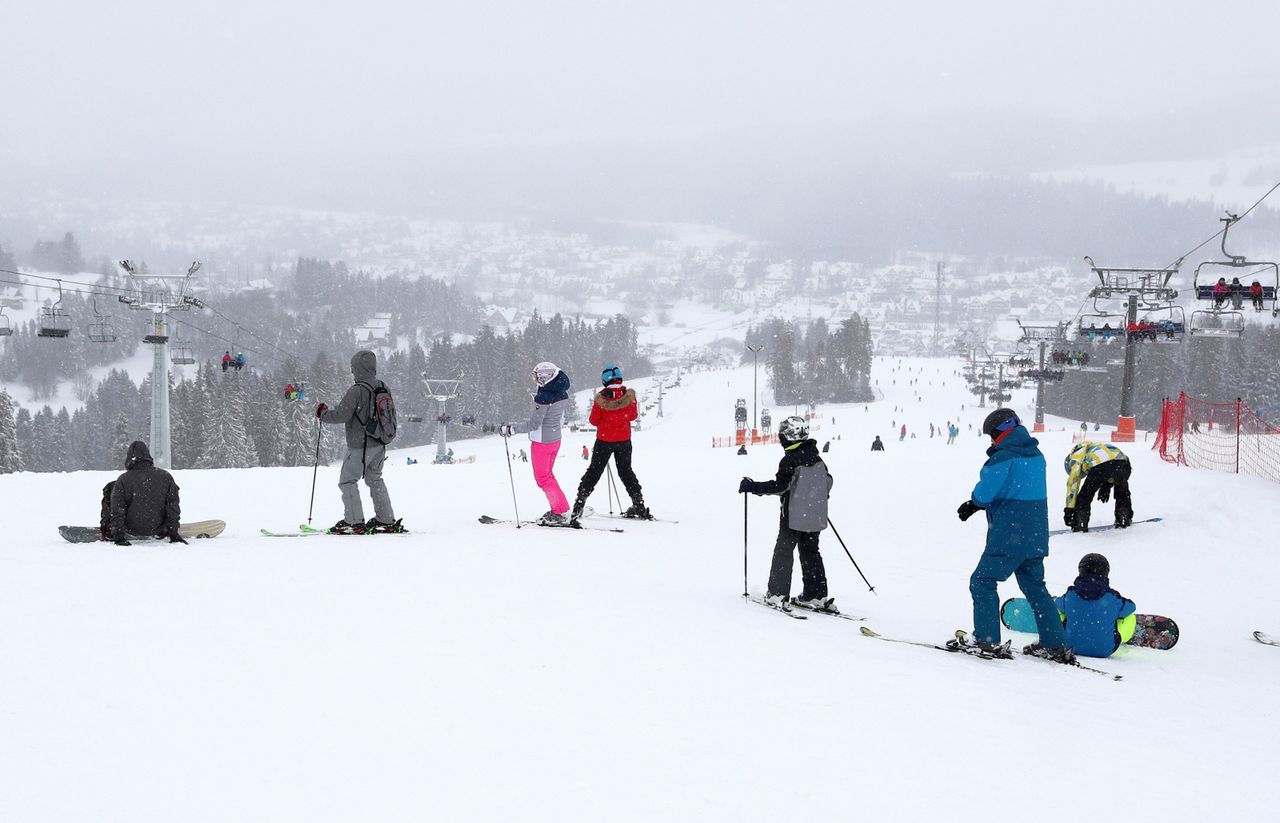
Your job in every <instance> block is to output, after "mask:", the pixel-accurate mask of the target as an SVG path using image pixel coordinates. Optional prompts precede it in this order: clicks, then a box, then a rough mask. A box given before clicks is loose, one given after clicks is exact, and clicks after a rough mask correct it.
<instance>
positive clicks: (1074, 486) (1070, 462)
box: [1062, 440, 1133, 532]
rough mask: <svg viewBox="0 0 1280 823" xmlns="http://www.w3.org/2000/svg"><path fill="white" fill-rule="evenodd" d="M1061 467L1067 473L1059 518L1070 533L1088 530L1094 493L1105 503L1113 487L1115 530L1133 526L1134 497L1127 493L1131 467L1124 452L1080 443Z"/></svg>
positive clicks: (1090, 443) (1111, 446) (1113, 447)
mask: <svg viewBox="0 0 1280 823" xmlns="http://www.w3.org/2000/svg"><path fill="white" fill-rule="evenodd" d="M1062 467H1063V468H1064V469H1066V472H1067V506H1066V508H1065V509H1063V510H1062V519H1063V522H1064V523H1066V525H1068V526H1070V527H1071V531H1073V532H1087V531H1089V519H1090V513H1091V506H1092V505H1093V496H1094V494H1097V495H1098V502H1100V503H1106V502H1107V501H1108V500H1109V499H1110V498H1111V492H1112V489H1113V488H1114V490H1115V494H1116V521H1115V523H1116V528H1117V529H1125V528H1128V527H1129V526H1130V525H1131V524H1132V523H1133V497H1132V496H1131V495H1130V493H1129V477H1130V475H1131V474H1132V473H1133V468H1132V466H1131V464H1130V463H1129V458H1128V456H1127V455H1126V454H1125V453H1124V452H1122V451H1120V449H1118V448H1116V447H1115V446H1113V445H1111V444H1110V443H1094V442H1092V441H1089V440H1082V441H1080V442H1079V443H1077V444H1075V446H1073V447H1072V448H1071V453H1070V454H1068V455H1067V457H1066V459H1065V460H1063V461H1062ZM1082 483H1083V487H1082V485H1081V484H1082Z"/></svg>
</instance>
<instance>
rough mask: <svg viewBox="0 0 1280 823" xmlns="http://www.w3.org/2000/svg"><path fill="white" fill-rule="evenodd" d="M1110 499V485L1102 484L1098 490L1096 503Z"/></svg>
mask: <svg viewBox="0 0 1280 823" xmlns="http://www.w3.org/2000/svg"><path fill="white" fill-rule="evenodd" d="M1110 499H1111V484H1110V483H1103V484H1102V488H1100V489H1098V502H1099V503H1105V502H1107V501H1108V500H1110Z"/></svg>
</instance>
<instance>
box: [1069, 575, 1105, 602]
mask: <svg viewBox="0 0 1280 823" xmlns="http://www.w3.org/2000/svg"><path fill="white" fill-rule="evenodd" d="M1071 588H1073V589H1075V592H1076V594H1078V595H1080V598H1081V599H1082V600H1097V599H1098V598H1100V597H1102V596H1103V595H1104V594H1106V593H1107V592H1109V591H1111V579H1110V578H1107V577H1099V576H1097V575H1095V574H1082V575H1080V576H1079V577H1077V578H1076V582H1075V583H1073V584H1072V586H1071Z"/></svg>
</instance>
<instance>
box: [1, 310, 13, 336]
mask: <svg viewBox="0 0 1280 823" xmlns="http://www.w3.org/2000/svg"><path fill="white" fill-rule="evenodd" d="M11 334H13V324H11V323H10V322H9V315H7V314H5V313H4V306H0V337H8V336H9V335H11Z"/></svg>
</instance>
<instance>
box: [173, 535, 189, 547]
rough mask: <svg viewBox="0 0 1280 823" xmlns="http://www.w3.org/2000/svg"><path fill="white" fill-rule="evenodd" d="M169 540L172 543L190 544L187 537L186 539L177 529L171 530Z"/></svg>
mask: <svg viewBox="0 0 1280 823" xmlns="http://www.w3.org/2000/svg"><path fill="white" fill-rule="evenodd" d="M169 542H170V543H181V544H183V545H184V546H186V545H189V544H188V543H187V541H186V539H185V538H184V537H183V536H182V535H180V534H178V533H177V532H176V531H175V532H169Z"/></svg>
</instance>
